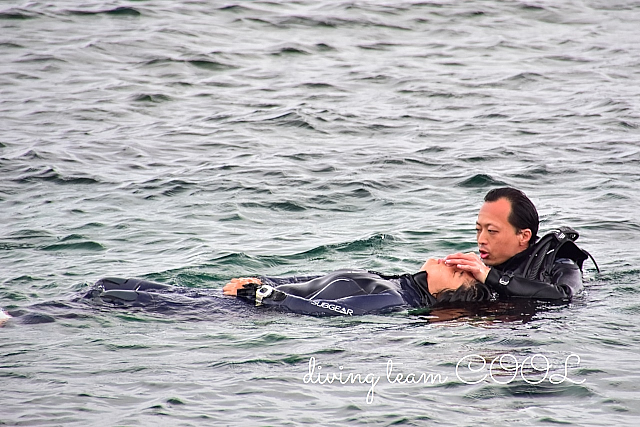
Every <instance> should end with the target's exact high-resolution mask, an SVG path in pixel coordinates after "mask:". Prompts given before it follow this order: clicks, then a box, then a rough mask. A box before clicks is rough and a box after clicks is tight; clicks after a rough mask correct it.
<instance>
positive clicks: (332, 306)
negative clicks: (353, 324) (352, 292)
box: [309, 300, 353, 316]
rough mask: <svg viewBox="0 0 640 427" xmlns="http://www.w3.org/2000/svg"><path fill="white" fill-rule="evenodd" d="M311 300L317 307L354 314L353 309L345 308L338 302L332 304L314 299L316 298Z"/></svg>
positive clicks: (349, 314) (348, 314)
mask: <svg viewBox="0 0 640 427" xmlns="http://www.w3.org/2000/svg"><path fill="white" fill-rule="evenodd" d="M309 302H311V304H312V305H315V306H316V307H320V308H326V309H328V310H332V311H335V312H338V313H342V314H346V315H347V316H352V315H353V310H352V309H350V308H344V307H342V306H339V305H337V304H331V303H328V302H325V301H323V302H318V301H314V300H310V301H309Z"/></svg>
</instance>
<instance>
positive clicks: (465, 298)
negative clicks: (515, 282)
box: [436, 280, 493, 305]
mask: <svg viewBox="0 0 640 427" xmlns="http://www.w3.org/2000/svg"><path fill="white" fill-rule="evenodd" d="M492 297H493V293H492V292H491V290H490V289H489V287H488V286H487V285H485V284H484V283H480V282H478V281H477V280H472V281H471V282H470V283H468V284H465V285H462V286H460V287H459V288H458V289H445V290H443V291H441V292H438V293H437V294H436V304H437V305H441V304H455V303H461V302H480V301H488V300H490V299H492Z"/></svg>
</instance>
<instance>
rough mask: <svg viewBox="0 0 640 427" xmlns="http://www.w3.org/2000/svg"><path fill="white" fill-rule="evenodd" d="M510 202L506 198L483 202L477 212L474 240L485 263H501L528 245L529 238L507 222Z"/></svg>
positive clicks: (489, 264) (490, 264)
mask: <svg viewBox="0 0 640 427" xmlns="http://www.w3.org/2000/svg"><path fill="white" fill-rule="evenodd" d="M510 213H511V203H510V202H509V201H508V200H507V199H498V200H496V201H495V202H485V203H484V205H482V208H480V212H479V213H478V221H477V222H476V233H477V235H476V240H477V242H478V249H479V250H480V257H481V258H482V260H483V261H484V263H485V265H488V266H493V265H498V264H502V263H503V262H505V261H506V260H508V259H509V258H511V257H512V256H514V255H516V254H518V253H520V252H522V251H524V250H525V249H527V247H528V246H529V239H526V241H525V237H524V236H523V233H522V232H520V233H516V229H515V227H514V226H513V225H511V224H510V223H509V220H508V218H509V214H510Z"/></svg>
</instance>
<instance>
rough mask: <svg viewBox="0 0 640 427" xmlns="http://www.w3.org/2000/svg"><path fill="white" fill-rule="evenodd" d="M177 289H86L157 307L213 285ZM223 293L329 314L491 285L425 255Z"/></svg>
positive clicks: (477, 293)
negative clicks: (383, 269) (414, 269)
mask: <svg viewBox="0 0 640 427" xmlns="http://www.w3.org/2000/svg"><path fill="white" fill-rule="evenodd" d="M198 291H199V290H196V289H191V288H180V287H173V286H168V285H163V284H160V283H154V282H148V281H145V280H140V279H120V278H105V279H101V280H99V281H98V282H96V285H95V286H94V288H93V289H92V290H91V291H90V292H89V293H88V294H87V296H88V297H89V298H92V299H96V298H98V299H100V300H101V301H103V302H108V303H115V304H120V305H133V306H145V305H147V306H150V307H152V306H158V304H159V301H160V300H161V299H162V298H163V296H169V295H170V294H173V293H176V292H177V293H182V294H185V295H188V294H189V293H194V292H195V294H194V296H195V297H198V298H199V297H202V296H203V295H204V294H203V292H204V293H207V292H209V293H210V292H211V291H212V290H201V292H198ZM222 292H223V294H224V295H227V296H236V297H238V298H240V299H243V300H246V301H249V302H251V304H254V305H256V306H263V307H268V308H273V309H276V310H281V311H287V312H292V313H299V314H307V315H316V316H327V315H334V316H335V315H346V316H354V315H363V314H384V313H390V312H394V311H399V310H406V309H417V308H425V307H433V306H442V305H445V304H449V305H451V304H466V303H471V302H479V301H487V300H490V299H491V297H492V293H491V292H490V291H489V289H488V288H487V287H486V286H485V285H483V284H481V283H479V282H478V281H477V280H476V279H475V278H474V277H473V276H472V275H471V274H469V273H467V272H464V271H459V270H456V269H455V268H452V267H449V266H446V265H445V264H444V263H442V262H440V260H437V259H429V260H427V262H425V264H424V265H423V266H422V268H421V269H420V271H419V272H418V273H415V274H402V275H383V274H380V273H374V272H369V271H364V270H338V271H334V272H332V273H329V274H326V275H322V276H304V277H286V278H275V277H249V278H237V279H232V280H231V281H230V282H229V283H227V284H226V285H225V286H224V287H223V289H222Z"/></svg>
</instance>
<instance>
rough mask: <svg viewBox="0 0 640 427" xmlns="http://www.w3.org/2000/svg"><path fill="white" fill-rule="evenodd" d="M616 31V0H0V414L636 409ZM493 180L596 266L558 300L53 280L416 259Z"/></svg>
mask: <svg viewBox="0 0 640 427" xmlns="http://www.w3.org/2000/svg"><path fill="white" fill-rule="evenodd" d="M638 28H640V5H639V4H638V2H635V1H631V0H627V1H625V0H614V1H603V0H583V1H580V0H576V1H568V0H567V1H564V0H562V1H547V0H532V1H491V0H487V1H468V2H458V1H446V0H443V1H440V0H436V1H393V2H392V1H378V0H371V1H350V2H346V1H326V0H320V1H307V0H299V1H290V0H273V1H239V2H226V1H224V2H223V1H195V0H193V1H182V2H174V1H164V0H155V1H154V0H151V1H119V0H114V1H93V0H86V1H82V2H78V1H70V0H60V1H56V2H46V1H11V0H8V1H3V2H2V3H0V56H1V57H2V61H0V125H1V126H0V216H1V218H2V219H1V221H0V271H1V272H2V277H1V278H0V307H2V308H4V309H5V310H7V311H8V312H9V313H11V314H13V315H14V318H13V319H10V320H9V321H8V322H7V324H6V325H5V326H4V327H3V328H0V377H1V381H0V384H1V387H2V393H0V424H3V425H27V426H34V425H47V426H48V425H65V426H68V425H79V426H85V425H109V426H110V425H141V426H147V425H171V426H176V425H185V426H186V425H232V426H243V425H251V426H253V425H290V426H297V425H314V426H315V425H380V426H385V425H419V426H422V425H452V426H458V425H460V426H463V425H466V426H476V425H495V426H503V425H553V424H569V425H579V426H601V425H616V426H636V425H638V422H639V421H640V385H639V384H640V351H639V345H640V342H639V341H640V340H639V338H638V337H640V327H639V323H640V322H639V321H638V320H637V319H636V318H635V316H637V315H639V314H640V253H639V251H638V247H637V244H638V243H637V242H638V241H639V240H640V220H639V219H638V212H639V211H640V191H639V190H638V188H639V187H640V131H639V129H638V128H639V126H640V113H639V111H640V32H639V31H638ZM502 185H512V186H515V187H518V188H520V189H522V190H524V191H525V192H526V193H527V194H528V195H529V196H530V197H531V198H532V200H533V201H534V203H535V204H536V205H537V207H538V210H539V212H540V216H541V230H542V231H545V230H549V229H552V228H554V227H557V226H561V225H570V226H572V227H574V228H575V229H577V230H578V231H579V232H580V234H581V236H580V239H579V243H580V244H581V246H582V247H583V248H585V249H587V250H588V251H589V252H591V253H592V254H593V256H594V257H595V259H596V260H597V262H598V264H599V266H600V269H601V272H600V273H598V272H597V271H596V269H595V267H594V265H593V264H592V263H591V262H587V263H585V271H584V275H585V282H586V283H585V287H586V291H585V292H584V294H583V295H581V296H579V297H577V298H576V299H574V301H573V302H572V303H571V304H568V305H564V306H505V307H502V308H501V309H499V310H495V311H493V312H483V313H479V314H478V313H476V314H468V313H456V312H441V313H439V314H437V315H435V314H434V313H423V314H412V313H407V312H401V313H396V314H393V315H389V316H364V317H359V318H313V317H305V316H297V315H287V314H279V313H271V312H265V311H260V310H258V309H255V308H253V307H250V306H248V305H245V304H242V303H241V302H238V301H235V300H233V299H229V298H224V297H222V296H220V298H219V304H212V306H211V307H208V308H190V307H184V308H183V309H180V310H175V312H172V313H157V312H153V311H149V310H135V309H118V308H110V307H104V306H95V305H92V304H89V303H87V302H84V301H83V300H82V299H81V298H80V297H81V296H82V295H83V293H85V292H86V291H87V289H89V287H90V286H91V285H92V284H93V283H94V282H95V281H96V280H97V279H99V278H101V277H105V276H120V277H140V278H145V279H148V280H155V281H160V282H163V283H169V284H172V285H180V286H185V287H189V288H207V289H210V290H211V292H212V293H214V294H215V291H216V290H219V289H220V288H221V287H222V286H223V285H224V283H226V280H227V279H229V278H231V277H237V276H248V275H259V274H260V275H276V276H278V275H293V274H316V273H323V272H328V271H332V270H336V269H338V268H354V267H357V268H365V269H371V270H376V271H382V272H386V273H403V272H414V271H417V269H419V268H420V266H421V265H422V263H423V262H424V260H425V259H426V258H428V257H434V256H443V255H446V254H448V253H452V252H455V251H459V250H463V251H470V250H474V249H475V244H474V238H475V233H474V223H475V216H476V214H477V210H478V209H479V207H480V205H481V203H482V198H483V196H484V194H485V193H486V192H487V191H488V190H489V189H490V188H493V187H496V186H502ZM483 362H484V364H483ZM501 362H502V364H501ZM327 375H328V377H327ZM398 375H400V376H398ZM327 379H329V380H332V379H335V380H334V381H332V382H330V381H326V380H327Z"/></svg>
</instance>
